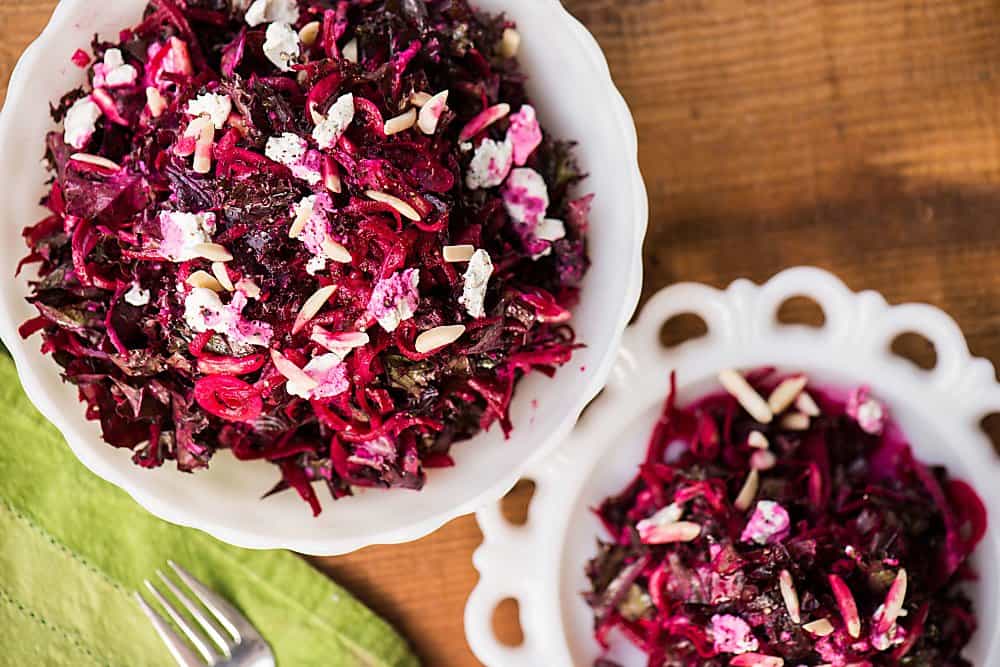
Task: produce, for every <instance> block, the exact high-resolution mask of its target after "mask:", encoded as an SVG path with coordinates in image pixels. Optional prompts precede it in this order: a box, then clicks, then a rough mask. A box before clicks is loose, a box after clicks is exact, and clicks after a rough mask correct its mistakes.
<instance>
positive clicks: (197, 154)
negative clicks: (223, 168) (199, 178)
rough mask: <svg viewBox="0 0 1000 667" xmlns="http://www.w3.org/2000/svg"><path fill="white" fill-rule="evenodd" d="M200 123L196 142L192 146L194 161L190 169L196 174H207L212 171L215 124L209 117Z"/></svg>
mask: <svg viewBox="0 0 1000 667" xmlns="http://www.w3.org/2000/svg"><path fill="white" fill-rule="evenodd" d="M206 120H207V121H208V122H206V123H204V124H202V127H201V132H200V133H199V134H198V142H197V143H196V144H195V147H194V162H193V164H192V169H194V172H195V173H196V174H207V173H208V172H210V171H212V144H213V143H214V142H215V125H213V124H212V120H211V119H206Z"/></svg>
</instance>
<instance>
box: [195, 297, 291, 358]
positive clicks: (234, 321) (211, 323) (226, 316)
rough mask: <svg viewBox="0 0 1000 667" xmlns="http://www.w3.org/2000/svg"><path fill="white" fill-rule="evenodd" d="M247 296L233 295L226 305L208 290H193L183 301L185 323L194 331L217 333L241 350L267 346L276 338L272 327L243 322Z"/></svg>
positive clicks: (260, 323) (248, 321) (249, 321)
mask: <svg viewBox="0 0 1000 667" xmlns="http://www.w3.org/2000/svg"><path fill="white" fill-rule="evenodd" d="M246 304H247V296H246V294H244V293H243V292H234V293H233V296H232V300H231V301H230V302H229V303H228V304H223V303H222V299H221V298H220V297H219V295H218V294H216V293H215V292H213V291H212V290H210V289H207V288H205V287H194V288H192V289H191V291H190V292H188V294H187V296H186V297H185V299H184V321H186V322H187V324H188V326H189V327H191V329H192V330H193V331H196V332H199V333H203V332H206V331H214V332H216V333H219V334H222V335H223V336H225V337H226V338H228V339H229V341H230V343H231V344H233V345H236V346H239V347H244V346H248V345H256V346H259V347H264V346H266V345H268V344H269V343H270V342H271V338H272V336H273V335H274V332H273V330H272V329H271V325H269V324H266V323H264V322H254V321H251V320H246V319H243V308H244V307H245V306H246Z"/></svg>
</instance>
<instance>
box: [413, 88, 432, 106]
mask: <svg viewBox="0 0 1000 667" xmlns="http://www.w3.org/2000/svg"><path fill="white" fill-rule="evenodd" d="M431 97H432V95H431V94H430V93H425V92H423V91H419V92H417V91H414V92H413V93H411V94H410V104H412V105H413V106H415V107H422V106H424V105H425V104H427V103H428V102H430V100H431Z"/></svg>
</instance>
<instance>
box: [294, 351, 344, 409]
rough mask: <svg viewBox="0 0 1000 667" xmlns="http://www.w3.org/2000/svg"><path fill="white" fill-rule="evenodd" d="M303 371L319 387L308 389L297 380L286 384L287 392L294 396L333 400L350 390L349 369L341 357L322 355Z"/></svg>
mask: <svg viewBox="0 0 1000 667" xmlns="http://www.w3.org/2000/svg"><path fill="white" fill-rule="evenodd" d="M302 371H303V372H304V373H305V374H306V375H308V376H309V377H311V378H312V379H313V380H314V381H316V382H317V383H318V386H316V387H313V388H312V389H308V388H306V387H303V386H301V385H300V384H299V383H297V382H296V381H295V380H289V381H288V382H287V383H286V384H285V390H286V391H287V392H288V393H289V394H291V395H292V396H298V397H299V398H305V399H323V398H332V397H333V396H337V395H339V394H343V393H344V392H345V391H347V390H348V389H350V387H351V383H350V381H349V380H348V379H347V367H346V366H345V365H344V364H343V359H342V358H341V357H340V355H337V354H334V353H332V352H331V353H329V354H321V355H319V356H316V357H313V358H312V359H310V360H309V363H307V364H306V365H305V366H304V367H303V368H302Z"/></svg>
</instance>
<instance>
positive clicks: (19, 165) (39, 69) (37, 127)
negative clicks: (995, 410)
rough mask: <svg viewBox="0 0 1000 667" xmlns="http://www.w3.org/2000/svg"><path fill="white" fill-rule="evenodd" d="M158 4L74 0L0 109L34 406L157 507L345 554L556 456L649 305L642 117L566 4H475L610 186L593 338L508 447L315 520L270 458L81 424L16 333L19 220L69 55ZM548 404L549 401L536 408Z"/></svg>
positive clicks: (17, 354) (263, 540)
mask: <svg viewBox="0 0 1000 667" xmlns="http://www.w3.org/2000/svg"><path fill="white" fill-rule="evenodd" d="M145 4H146V2H145V0H115V1H114V2H94V1H93V0H62V2H60V3H59V5H58V7H57V8H56V11H55V14H54V16H53V17H52V20H51V22H50V23H49V25H48V27H47V28H46V29H45V31H44V32H43V33H42V35H41V36H40V37H39V38H38V40H37V41H36V42H35V43H34V44H33V45H32V46H31V47H30V48H29V49H28V50H27V51H26V52H25V54H24V56H23V57H22V58H21V61H20V63H18V66H17V68H16V69H15V71H14V74H13V76H12V78H11V82H10V88H9V91H8V96H7V102H6V105H5V107H4V110H3V114H2V117H0V155H2V156H3V159H2V163H0V182H2V183H4V189H5V192H6V193H7V194H6V195H5V197H4V205H5V216H4V219H3V225H2V227H0V275H2V276H5V277H6V280H7V281H8V287H7V289H5V290H3V292H2V294H0V308H2V312H3V315H4V316H3V317H2V318H0V335H2V337H3V342H4V343H5V344H6V345H7V347H8V349H9V350H10V351H11V353H12V354H13V356H14V360H15V361H16V362H17V368H18V372H19V373H20V376H21V381H22V382H23V384H24V388H25V390H26V391H27V393H28V395H29V396H30V397H31V399H32V401H33V402H34V403H35V405H37V406H38V408H39V409H40V410H41V411H42V413H44V414H45V416H46V417H48V419H50V420H51V421H52V422H53V423H54V424H55V425H56V426H57V427H58V428H59V430H60V431H62V433H63V435H64V436H65V437H66V440H67V441H68V442H69V444H70V446H71V447H72V448H73V451H74V452H75V453H76V455H77V456H78V457H79V458H80V460H81V461H83V463H84V464H86V465H87V467H89V468H90V469H91V470H93V471H94V472H95V473H97V474H98V475H100V476H101V477H103V478H105V479H106V480H108V481H110V482H112V483H114V484H117V485H118V486H120V487H121V488H123V489H125V490H126V491H128V492H129V493H130V494H131V495H132V496H133V497H134V498H135V499H136V500H137V501H139V502H140V503H141V504H142V505H143V506H145V507H146V508H147V509H148V510H149V511H151V512H153V513H154V514H156V515H158V516H160V517H162V518H164V519H167V520H169V521H172V522H174V523H179V524H183V525H189V526H194V527H197V528H200V529H202V530H205V531H207V532H209V533H211V534H213V535H215V536H216V537H218V538H220V539H222V540H225V541H227V542H230V543H233V544H236V545H240V546H245V547H253V548H277V547H283V548H289V549H294V550H296V551H300V552H305V553H310V554H339V553H345V552H348V551H352V550H354V549H358V548H360V547H363V546H366V545H370V544H376V543H390V542H402V541H406V540H412V539H416V538H418V537H421V536H423V535H425V534H427V533H429V532H431V531H433V530H435V529H436V528H438V527H439V526H440V525H442V524H443V523H445V522H446V521H448V520H450V519H452V518H454V517H457V516H460V515H462V514H467V513H469V512H471V511H473V510H475V509H476V508H477V507H479V506H481V505H482V504H483V503H485V502H489V501H493V500H496V499H497V498H499V497H501V496H502V495H503V494H504V493H505V492H506V491H507V490H508V489H509V488H510V487H511V486H512V485H513V484H514V482H515V481H516V480H517V479H518V478H519V477H520V475H521V473H522V472H523V471H524V469H525V467H526V466H527V465H528V464H529V463H530V462H531V461H533V460H537V459H538V458H539V457H541V456H544V455H545V454H546V453H548V452H549V451H550V450H551V449H552V447H553V446H554V445H556V444H558V443H559V442H560V441H561V440H562V439H563V438H564V437H565V436H566V434H567V433H569V431H570V429H571V428H572V426H573V423H574V422H575V421H576V419H577V417H578V416H579V414H580V411H581V410H582V409H583V407H584V406H585V405H586V404H587V402H588V401H589V400H590V399H591V398H593V396H594V395H595V394H596V393H597V392H598V390H599V389H600V387H601V386H602V385H603V384H604V381H605V379H606V377H607V374H608V372H609V370H610V368H611V364H612V362H613V361H614V356H615V351H616V349H617V347H618V342H619V340H620V338H621V334H622V331H623V330H624V328H625V325H626V324H627V322H628V319H629V317H630V316H631V314H632V312H633V310H634V309H635V304H636V302H637V300H638V296H639V289H640V285H641V281H642V257H641V254H642V241H643V238H644V236H645V231H646V222H647V218H648V208H647V202H646V192H645V187H644V185H643V181H642V177H641V175H640V173H639V166H638V159H637V141H636V134H635V126H634V124H633V122H632V117H631V115H630V114H629V111H628V108H627V106H626V105H625V101H624V100H623V99H622V97H621V95H620V94H619V93H618V91H617V90H616V88H615V86H614V84H613V82H612V80H611V76H610V73H609V71H608V66H607V63H606V62H605V60H604V57H603V55H602V53H601V50H600V48H599V47H598V45H597V42H596V41H595V40H594V38H593V37H592V36H591V35H590V33H588V32H587V30H586V29H585V28H584V27H583V26H582V25H580V23H578V22H577V21H576V20H575V19H574V18H573V17H571V16H570V15H569V13H567V12H566V11H565V10H564V9H563V8H562V6H561V5H560V4H559V3H558V2H557V1H556V0H477V1H476V3H475V4H477V5H478V6H479V7H481V8H482V9H483V10H486V11H492V12H500V11H504V12H506V13H507V14H508V15H509V16H510V17H511V18H512V19H514V20H516V21H517V22H518V25H519V27H520V31H521V33H522V36H523V42H522V52H521V60H522V63H523V67H524V69H525V71H526V72H527V73H528V74H529V76H530V77H531V81H530V83H529V89H530V92H531V93H532V95H533V97H534V99H535V100H536V102H537V106H538V110H539V114H540V116H541V118H542V121H543V123H544V124H545V125H546V127H547V128H548V129H549V130H550V131H551V132H553V133H554V134H555V135H556V136H559V137H565V138H573V139H577V140H579V142H580V145H579V157H580V161H581V164H582V166H583V167H584V168H585V169H586V170H587V171H588V172H589V174H590V178H589V179H588V180H587V181H586V182H585V184H584V185H583V188H585V189H586V191H592V192H595V193H597V195H598V196H597V199H596V201H595V206H594V211H593V224H592V229H591V232H590V243H591V249H592V259H593V262H594V264H593V268H592V269H591V271H590V273H589V275H588V276H587V279H586V282H585V284H584V287H583V292H582V301H581V303H580V305H579V308H577V310H576V311H575V320H574V326H575V327H576V330H577V332H578V335H579V337H580V340H581V341H583V342H585V343H586V344H587V345H588V347H587V348H586V349H584V350H581V351H580V352H579V353H578V354H577V355H576V356H575V357H574V359H573V362H572V364H571V365H569V366H567V367H565V368H563V369H562V370H561V371H560V372H559V373H558V374H557V376H556V378H555V379H553V380H549V379H545V378H542V377H530V378H527V379H526V380H525V381H523V382H521V383H520V384H519V385H518V388H517V393H516V397H515V400H514V403H513V406H512V410H511V412H512V417H513V420H514V424H515V430H514V433H513V436H512V437H511V439H510V440H508V441H504V439H503V437H502V436H501V435H500V434H499V432H498V429H494V431H493V432H490V433H488V434H483V435H481V436H479V437H477V438H476V439H475V440H474V441H472V442H469V443H465V444H463V445H461V446H459V447H456V448H455V450H454V456H455V459H456V462H457V464H458V465H457V466H456V467H455V468H451V469H448V470H441V471H433V472H432V473H431V474H430V476H429V480H428V483H427V485H426V488H425V489H424V490H423V491H422V492H420V493H413V492H408V491H392V492H381V491H377V492H371V491H369V492H366V493H362V494H360V495H359V496H357V497H355V498H352V499H347V500H342V501H338V502H336V503H334V502H333V501H332V500H330V501H327V502H325V503H324V505H325V510H324V512H323V514H322V515H321V516H320V518H318V519H313V518H312V517H311V516H310V513H309V512H308V508H306V507H305V506H304V504H303V503H302V501H301V500H300V499H299V498H297V497H296V496H295V494H294V493H284V494H279V495H277V496H275V497H271V498H268V499H266V500H260V496H261V494H262V493H263V492H264V491H266V490H267V489H268V488H270V487H271V486H272V485H273V484H274V483H275V481H276V480H277V473H276V470H275V469H274V468H273V467H272V466H270V465H268V464H260V465H257V464H248V463H237V462H236V461H235V460H233V459H232V458H231V457H230V456H229V455H228V454H226V453H222V454H220V455H219V456H217V457H216V458H215V459H214V461H213V463H212V467H211V469H210V470H208V471H205V472H199V473H197V474H196V475H182V474H180V473H178V472H177V471H176V470H175V469H172V468H171V467H170V466H167V467H165V468H163V469H160V470H155V471H145V470H141V469H139V468H137V467H135V466H133V465H132V464H131V463H130V461H129V452H126V451H118V450H115V449H113V448H111V447H110V446H108V445H106V444H104V442H102V440H101V437H100V433H99V430H98V427H97V426H96V425H95V424H94V423H93V422H87V421H85V420H84V418H83V406H82V405H80V404H79V403H78V401H77V397H76V390H75V388H74V387H72V386H70V385H67V384H63V383H62V382H61V381H60V377H59V369H58V367H57V366H56V364H55V363H54V362H53V361H52V360H51V359H49V358H45V357H43V356H42V355H41V354H40V353H39V351H38V350H39V340H38V338H37V337H36V338H32V339H29V340H28V341H26V342H25V341H22V340H21V339H20V338H19V336H18V335H17V332H16V328H17V326H18V324H19V323H20V322H22V321H23V320H25V319H27V318H29V317H31V316H32V315H33V309H32V308H31V307H29V305H28V304H26V303H25V301H24V297H25V296H26V295H27V294H28V289H27V285H26V278H25V277H21V278H19V279H17V280H14V279H13V276H14V267H15V265H16V264H17V262H18V260H19V259H20V258H21V257H22V256H23V255H24V254H25V248H24V243H23V241H22V239H21V236H20V233H21V229H22V228H23V227H24V226H25V225H28V224H33V223H34V222H35V221H37V220H38V219H40V218H41V216H42V210H41V209H40V208H39V206H38V205H37V202H38V200H39V197H40V196H41V195H42V193H43V182H44V179H45V173H44V171H43V169H42V168H41V166H40V164H39V160H40V158H41V156H42V152H43V150H44V149H43V145H44V142H43V140H44V137H45V133H46V132H47V131H49V130H50V129H52V122H51V119H50V118H49V114H48V105H49V102H50V101H54V100H58V99H59V97H60V96H61V95H62V94H63V93H64V92H66V91H67V90H69V89H71V88H73V87H75V86H77V85H80V84H81V83H83V82H84V74H83V72H82V71H81V70H80V69H78V68H76V67H75V66H73V65H72V64H71V63H70V56H71V55H72V53H73V51H74V50H75V49H77V48H78V47H86V46H87V45H88V44H89V43H90V41H91V38H92V37H93V35H94V33H95V32H96V33H99V34H101V35H102V36H105V37H112V36H114V35H117V33H118V30H119V29H120V28H122V27H125V26H130V25H133V24H134V23H136V22H137V20H138V19H139V17H140V16H141V13H142V10H143V7H144V6H145ZM536 401H537V403H536Z"/></svg>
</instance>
